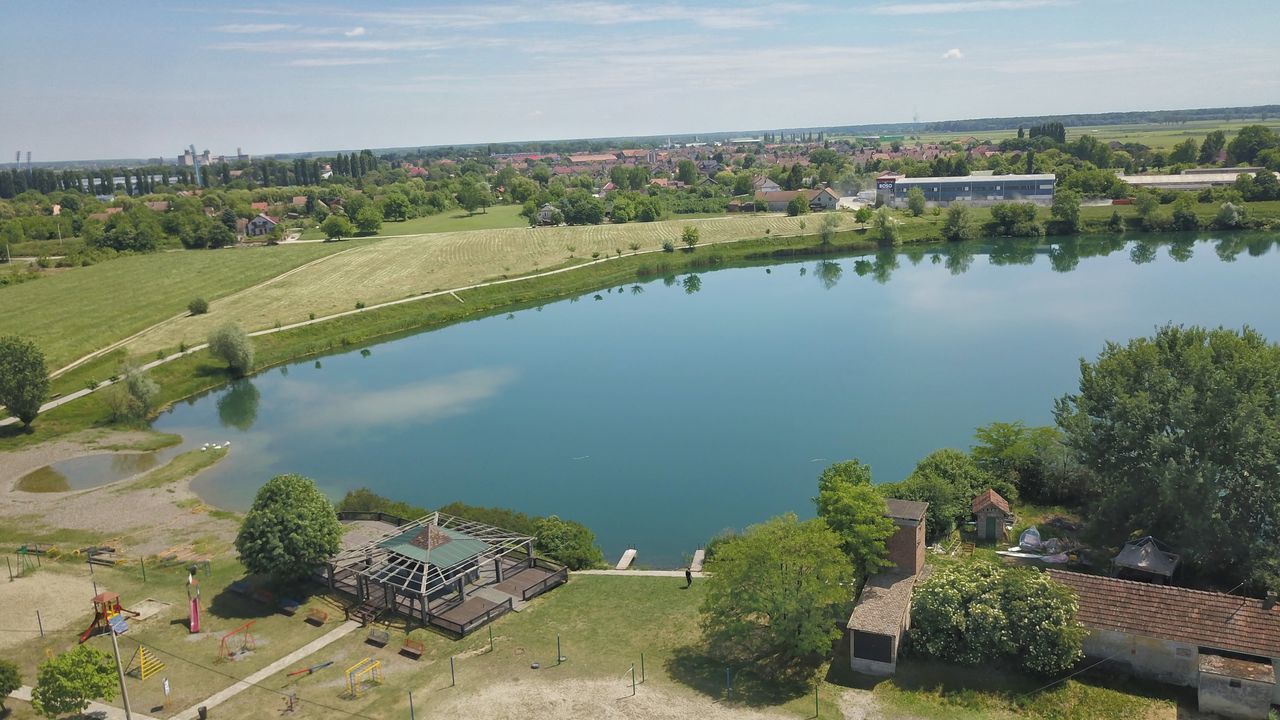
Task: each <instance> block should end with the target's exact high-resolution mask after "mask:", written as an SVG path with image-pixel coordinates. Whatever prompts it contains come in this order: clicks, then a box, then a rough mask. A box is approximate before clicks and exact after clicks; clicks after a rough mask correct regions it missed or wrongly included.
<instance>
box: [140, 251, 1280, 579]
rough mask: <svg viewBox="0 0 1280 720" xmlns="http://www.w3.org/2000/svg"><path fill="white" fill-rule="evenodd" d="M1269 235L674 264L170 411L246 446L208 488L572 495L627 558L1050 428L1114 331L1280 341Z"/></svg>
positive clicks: (551, 499) (244, 493) (542, 501)
mask: <svg viewBox="0 0 1280 720" xmlns="http://www.w3.org/2000/svg"><path fill="white" fill-rule="evenodd" d="M1277 240H1280V237H1278V236H1276V235H1275V234H1271V235H1237V236H1233V237H1232V238H1231V239H1230V240H1225V241H1223V240H1217V239H1213V238H1208V237H1205V236H1199V237H1195V238H1193V237H1190V236H1187V237H1178V238H1174V241H1173V242H1170V241H1169V239H1168V238H1163V239H1162V242H1161V243H1159V244H1157V243H1156V242H1154V241H1148V240H1144V241H1132V240H1130V241H1124V240H1118V239H1099V238H1080V239H1074V240H1070V241H1068V242H1066V243H1060V244H1058V245H1056V246H1054V247H1044V246H1041V247H1036V246H1033V245H1027V244H1015V243H1011V242H1008V243H999V244H996V245H986V246H983V245H965V246H956V245H951V246H947V247H940V248H936V249H934V248H912V249H911V250H910V251H909V252H903V253H897V254H895V253H892V252H882V253H879V254H872V255H868V256H864V257H847V258H840V259H836V260H827V261H815V260H807V261H803V262H778V263H776V264H771V265H769V266H757V267H745V268H744V267H737V268H730V269H723V270H716V271H711V272H702V273H698V274H696V275H681V276H678V277H674V278H658V279H655V280H652V281H648V282H643V283H641V284H639V285H635V286H632V285H628V286H623V287H618V288H613V289H612V291H604V290H602V291H600V292H599V294H598V295H597V294H595V293H589V294H586V295H583V296H581V297H579V298H577V299H576V300H573V301H569V300H566V301H562V302H556V303H551V304H548V305H546V306H544V307H540V308H536V309H534V308H530V309H526V310H519V311H517V312H515V313H513V314H510V315H507V314H501V315H497V316H493V317H488V318H484V319H480V320H475V321H471V322H467V323H463V324H460V325H455V326H452V327H448V328H444V329H441V330H436V331H432V332H424V333H420V334H417V335H413V336H410V337H405V338H401V339H396V340H393V341H388V342H385V343H381V344H375V345H372V346H370V347H368V348H356V349H353V350H352V351H351V352H347V353H344V354H340V355H334V356H328V357H324V358H321V359H320V360H319V361H318V362H317V361H316V360H314V359H313V360H308V361H305V362H299V363H294V364H291V365H288V366H286V367H280V368H276V369H272V370H270V371H267V372H265V373H263V374H261V375H258V376H256V377H253V378H252V379H249V380H243V381H241V382H238V383H236V384H234V385H231V386H229V387H226V388H223V389H221V390H218V391H215V392H212V393H209V394H207V395H205V396H203V397H200V398H197V399H194V400H192V401H191V402H188V403H186V404H180V405H178V406H177V407H175V408H174V409H173V410H172V411H171V412H169V413H167V414H165V415H164V416H162V417H161V418H159V419H158V420H157V421H156V423H155V427H156V429H158V430H161V431H164V432H176V433H181V434H182V435H183V436H184V437H185V438H186V441H187V443H186V444H187V446H190V445H192V444H194V445H199V444H201V443H204V442H222V441H226V440H230V441H231V442H232V449H231V453H230V454H229V456H228V457H227V458H226V459H224V460H223V461H222V462H221V463H220V464H219V465H218V466H217V467H215V468H214V469H213V470H211V471H209V472H207V473H205V474H204V475H202V476H201V477H200V478H199V479H198V480H197V482H196V489H197V491H198V492H199V493H200V494H201V495H203V496H204V497H205V498H206V499H208V500H209V501H211V502H212V503H215V504H217V505H221V506H225V507H231V508H244V507H246V506H247V505H248V503H249V502H250V501H251V499H252V496H253V494H254V492H255V491H256V489H257V488H258V486H259V485H261V483H262V482H264V481H265V480H266V479H267V478H269V477H271V476H273V475H275V474H278V473H285V472H296V473H301V474H304V475H308V476H310V477H313V478H315V479H316V480H317V481H318V483H319V484H320V485H321V487H322V488H323V489H324V490H325V491H326V492H328V493H330V494H331V495H333V496H334V497H338V496H340V495H341V494H342V492H343V491H344V490H346V489H348V488H353V487H358V486H368V487H370V488H372V489H374V490H375V491H377V492H379V493H382V494H385V495H388V496H391V497H393V498H397V499H403V500H408V501H411V502H414V503H417V504H421V505H424V506H428V507H431V506H437V505H441V504H444V503H447V502H450V501H453V500H461V501H463V502H467V503H472V504H478V505H497V506H503V507H510V508H515V509H518V510H522V511H525V512H528V513H532V514H551V513H556V514H559V515H561V516H563V517H568V518H572V519H575V520H579V521H581V522H584V523H586V524H587V525H588V526H590V527H591V528H592V529H594V530H595V532H596V534H597V536H598V538H599V540H600V544H601V546H602V547H603V549H604V550H605V554H606V556H607V559H609V560H610V561H612V560H616V558H617V556H618V555H619V554H620V553H621V552H622V550H623V549H625V548H626V547H627V546H629V545H634V546H635V547H636V548H637V549H638V551H639V556H638V560H637V561H638V562H639V563H640V564H643V565H652V566H658V567H662V566H676V565H678V564H679V563H681V561H682V558H683V557H684V556H685V555H688V554H691V553H692V551H693V550H695V549H696V548H697V547H698V546H699V545H700V544H702V543H703V542H705V540H706V539H707V538H708V537H710V536H711V535H713V534H715V533H716V532H718V531H720V530H722V529H724V528H728V527H735V528H741V527H744V526H746V525H748V524H751V523H754V522H758V521H761V520H764V519H765V518H768V517H769V516H772V515H775V514H778V513H782V512H786V511H795V512H797V513H798V514H800V515H801V516H806V515H812V513H813V510H812V503H811V501H810V498H811V496H812V495H813V493H814V487H815V480H816V478H817V475H818V473H819V472H820V471H821V470H822V469H823V468H824V467H826V466H827V465H828V464H830V463H831V462H834V461H837V460H843V459H847V458H855V457H856V458H860V459H861V460H863V461H864V462H867V463H869V464H870V465H871V466H872V469H873V472H874V474H875V477H876V479H877V480H878V481H884V482H887V481H896V480H899V479H901V478H902V477H904V476H905V475H906V474H907V473H908V472H910V470H911V468H912V466H913V465H914V464H915V462H916V461H917V460H918V459H920V458H921V457H922V456H924V455H926V454H927V453H929V452H931V451H933V450H935V449H937V448H942V447H958V448H967V447H968V446H969V445H970V444H971V442H972V435H973V429H974V428H975V427H976V426H979V425H982V424H985V423H989V422H992V421H996V420H1002V421H1012V420H1024V421H1026V422H1027V423H1030V424H1048V423H1051V422H1052V417H1051V410H1052V406H1053V400H1054V398H1056V397H1058V396H1060V395H1062V394H1063V393H1066V392H1069V391H1071V390H1072V389H1073V388H1074V387H1075V385H1076V382H1077V379H1078V375H1079V366H1078V361H1079V358H1081V357H1082V356H1083V357H1087V358H1093V357H1094V356H1096V354H1097V353H1098V352H1099V351H1100V350H1101V349H1102V347H1103V345H1104V343H1105V342H1106V341H1108V340H1115V341H1124V340H1127V339H1128V338H1131V337H1134V336H1138V335H1145V334H1150V333H1151V332H1152V331H1153V329H1154V328H1155V327H1156V326H1157V325H1161V324H1164V323H1166V322H1170V321H1172V322H1175V323H1183V324H1191V323H1196V324H1202V325H1215V326H1216V325H1220V324H1221V325H1227V326H1230V327H1240V326H1242V325H1245V324H1248V325H1251V326H1253V327H1255V328H1257V329H1258V330H1259V331H1261V332H1262V333H1263V334H1264V335H1266V336H1268V337H1270V338H1272V339H1280V313H1278V312H1277V308H1280V251H1278V250H1276V249H1275V248H1274V245H1275V244H1276V243H1277ZM699 252H707V250H706V249H700V250H699Z"/></svg>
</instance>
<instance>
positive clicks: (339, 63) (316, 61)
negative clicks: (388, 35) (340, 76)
mask: <svg viewBox="0 0 1280 720" xmlns="http://www.w3.org/2000/svg"><path fill="white" fill-rule="evenodd" d="M389 62H391V58H385V57H366V58H351V57H336V58H302V59H300V60H290V61H289V62H287V63H285V65H287V66H289V67H347V66H349V65H382V64H385V63H389Z"/></svg>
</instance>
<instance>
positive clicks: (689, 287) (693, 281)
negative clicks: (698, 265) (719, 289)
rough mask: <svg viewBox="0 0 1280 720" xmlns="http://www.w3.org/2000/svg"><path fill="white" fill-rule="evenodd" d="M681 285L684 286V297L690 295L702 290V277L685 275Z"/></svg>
mask: <svg viewBox="0 0 1280 720" xmlns="http://www.w3.org/2000/svg"><path fill="white" fill-rule="evenodd" d="M681 285H683V286H684V292H685V294H686V295H692V294H694V293H696V292H698V291H699V290H701V289H702V277H701V276H699V275H685V276H684V280H682V281H681Z"/></svg>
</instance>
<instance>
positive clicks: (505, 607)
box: [427, 598, 512, 637]
mask: <svg viewBox="0 0 1280 720" xmlns="http://www.w3.org/2000/svg"><path fill="white" fill-rule="evenodd" d="M459 604H461V603H453V604H450V605H449V609H451V608H454V607H457V606H458V605H459ZM511 609H512V606H511V598H507V599H506V600H505V601H504V602H501V603H499V604H497V605H494V606H493V607H491V608H489V609H488V610H485V611H484V612H483V613H481V614H479V615H477V616H475V617H473V618H471V619H469V620H467V621H466V622H462V623H457V622H454V621H452V620H447V619H445V618H443V617H441V616H439V615H437V614H435V613H428V614H427V622H428V623H430V624H432V625H435V626H436V627H438V628H441V629H442V630H447V631H449V632H451V633H453V634H454V635H457V636H458V637H463V636H464V635H466V634H467V633H469V632H471V631H472V630H475V629H476V628H478V627H480V626H482V625H484V624H485V623H488V622H489V621H491V620H493V619H494V618H499V617H502V616H503V615H506V614H507V613H509V612H511ZM446 612H447V609H446Z"/></svg>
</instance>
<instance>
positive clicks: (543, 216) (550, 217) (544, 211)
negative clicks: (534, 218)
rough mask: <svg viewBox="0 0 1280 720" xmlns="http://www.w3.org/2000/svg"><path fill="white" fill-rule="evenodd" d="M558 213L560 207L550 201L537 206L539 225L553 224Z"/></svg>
mask: <svg viewBox="0 0 1280 720" xmlns="http://www.w3.org/2000/svg"><path fill="white" fill-rule="evenodd" d="M559 214H560V208H558V207H556V206H555V205H552V204H551V203H544V204H543V206H542V207H540V208H538V224H539V225H555V224H556V216H558V215H559Z"/></svg>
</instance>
